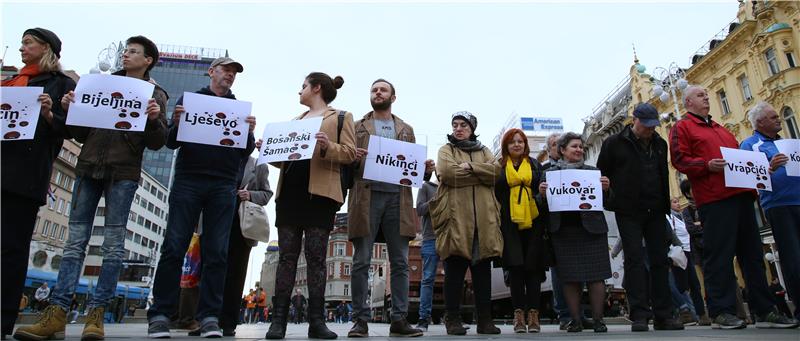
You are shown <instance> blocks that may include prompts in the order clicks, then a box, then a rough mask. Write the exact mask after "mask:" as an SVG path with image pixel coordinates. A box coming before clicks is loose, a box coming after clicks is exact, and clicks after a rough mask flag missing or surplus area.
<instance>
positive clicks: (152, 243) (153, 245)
mask: <svg viewBox="0 0 800 341" xmlns="http://www.w3.org/2000/svg"><path fill="white" fill-rule="evenodd" d="M147 246H148V247H150V248H151V249H152V248H154V247H156V242H154V241H152V240H151V241H150V242H149V243H147Z"/></svg>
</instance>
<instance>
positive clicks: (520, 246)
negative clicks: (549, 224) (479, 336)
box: [494, 128, 549, 333]
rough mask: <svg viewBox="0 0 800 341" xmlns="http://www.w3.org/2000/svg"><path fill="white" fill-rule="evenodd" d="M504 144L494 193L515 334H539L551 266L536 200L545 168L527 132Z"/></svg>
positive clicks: (513, 133)
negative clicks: (544, 285) (543, 290)
mask: <svg viewBox="0 0 800 341" xmlns="http://www.w3.org/2000/svg"><path fill="white" fill-rule="evenodd" d="M500 143H501V147H500V148H501V149H500V155H501V158H500V166H502V167H503V171H502V172H500V175H499V176H498V177H497V182H496V183H495V186H494V193H495V197H497V201H499V202H500V231H502V233H503V258H502V262H501V263H502V265H503V269H504V270H506V271H508V277H509V284H510V287H511V305H512V306H513V308H514V332H515V333H525V332H528V333H538V332H539V331H540V330H541V327H540V325H539V298H540V296H541V286H542V282H544V280H545V277H546V275H545V272H546V271H547V267H548V265H549V264H548V263H549V262H548V260H547V255H548V252H549V248H548V247H547V241H545V234H544V232H545V231H544V228H545V225H544V219H539V217H540V214H539V208H538V206H537V204H536V199H535V197H536V189H538V188H539V183H540V182H541V181H542V180H543V178H542V174H543V173H542V166H541V165H540V164H539V162H538V161H536V160H535V159H533V158H531V157H530V146H528V138H527V136H526V135H525V132H523V131H522V129H518V128H512V129H509V130H508V131H506V132H505V134H503V138H502V140H501V142H500ZM526 314H527V317H526Z"/></svg>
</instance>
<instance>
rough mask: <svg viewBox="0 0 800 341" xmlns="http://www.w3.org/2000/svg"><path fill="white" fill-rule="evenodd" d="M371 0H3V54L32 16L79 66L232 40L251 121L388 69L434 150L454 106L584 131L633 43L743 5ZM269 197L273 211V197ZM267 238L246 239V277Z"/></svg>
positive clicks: (680, 53) (643, 49)
mask: <svg viewBox="0 0 800 341" xmlns="http://www.w3.org/2000/svg"><path fill="white" fill-rule="evenodd" d="M376 2H377V1H370V2H361V1H356V2H352V1H351V2H341V3H333V4H331V3H329V2H302V1H279V2H268V3H259V2H252V1H251V2H237V3H233V4H231V3H229V2H225V3H221V2H220V3H216V2H196V1H195V2H168V1H160V2H158V3H155V2H146V1H145V2H142V1H137V2H135V3H134V2H129V1H128V2H114V3H110V2H107V3H103V2H62V3H56V2H38V1H37V2H34V1H3V3H2V39H3V46H8V52H7V54H6V63H5V64H6V65H16V66H21V62H20V57H19V52H18V51H17V49H18V48H19V44H20V43H19V42H20V38H21V34H22V32H23V31H24V30H25V29H27V28H31V27H37V26H38V27H44V28H47V29H50V30H52V31H54V32H55V33H56V34H57V35H58V36H59V37H60V38H61V41H62V42H63V48H62V52H61V56H62V58H61V62H62V64H63V66H64V68H65V69H72V70H75V71H76V72H78V73H79V74H85V73H88V72H89V70H90V69H91V68H92V67H93V66H94V65H95V64H96V62H97V55H98V53H99V52H100V50H102V49H103V48H105V47H106V46H108V45H109V43H112V42H119V41H124V40H125V39H126V38H128V37H130V36H133V35H139V34H141V35H145V36H147V37H149V38H150V39H152V40H153V41H154V42H156V43H157V44H174V45H187V46H198V47H209V48H222V49H227V50H228V51H229V53H230V56H231V57H233V58H234V59H236V60H238V61H240V62H241V63H242V64H243V65H244V69H245V71H244V73H242V74H240V75H238V77H237V79H236V83H235V84H234V86H233V91H234V93H235V94H236V96H237V98H239V99H241V100H246V101H251V102H253V111H254V114H255V116H256V117H257V119H258V123H259V127H257V128H256V132H257V133H258V134H260V133H261V132H262V130H263V125H264V124H265V123H267V122H275V121H286V120H289V119H291V118H292V117H294V116H296V115H298V114H300V113H301V112H303V111H304V110H305V107H303V106H302V105H300V104H299V102H298V100H299V97H298V95H297V92H298V91H299V89H300V86H301V84H302V82H303V78H304V77H305V76H306V75H307V74H308V73H309V72H312V71H322V72H326V73H328V74H329V75H331V76H335V75H341V76H342V77H344V80H345V84H344V86H343V87H342V89H340V90H339V94H338V97H337V99H336V100H335V101H334V102H333V103H332V104H331V105H332V106H334V107H335V108H338V109H345V110H348V111H351V112H353V114H354V116H355V117H356V118H360V117H362V116H363V115H364V114H365V113H367V112H368V111H370V110H371V108H370V106H369V88H370V85H371V83H372V81H374V80H375V79H377V78H385V79H387V80H389V81H391V82H392V83H394V85H395V86H396V88H397V101H396V102H395V105H394V107H393V112H394V113H395V114H397V115H399V116H400V117H401V118H403V119H404V120H405V121H406V122H408V123H410V124H411V125H412V126H413V127H414V129H415V131H416V134H417V141H418V143H421V144H426V145H428V154H429V157H431V158H434V159H435V153H436V151H437V150H438V147H439V146H440V145H441V144H443V143H444V141H445V134H446V133H448V132H450V115H451V114H452V113H453V112H456V111H459V110H468V111H471V112H473V113H474V114H475V115H476V116H477V117H478V127H477V129H476V132H477V133H478V134H479V135H480V139H481V141H482V142H483V143H484V144H487V145H490V146H491V143H492V139H493V138H494V136H495V135H496V134H497V133H498V132H499V130H500V129H501V127H502V126H503V124H504V123H505V122H506V120H507V119H508V117H509V116H510V115H511V114H512V113H517V114H519V115H521V116H540V117H560V118H563V120H564V124H565V128H566V129H568V130H573V131H577V132H580V131H581V130H582V129H583V122H582V121H581V118H583V117H586V116H588V115H590V114H591V111H592V108H594V107H595V105H597V104H598V103H599V102H600V101H601V100H603V98H604V97H605V96H606V95H607V94H608V93H609V92H610V91H611V90H612V89H613V88H614V86H615V85H617V84H618V83H619V82H620V81H621V80H622V79H623V78H624V77H626V76H627V74H628V71H629V69H630V66H631V65H632V64H633V51H632V47H631V44H632V43H633V44H635V45H636V50H637V52H638V56H639V60H640V62H641V64H644V65H645V66H646V67H647V68H648V71H651V70H652V69H653V68H654V67H656V66H667V65H669V64H670V63H671V62H676V63H678V65H680V66H682V67H688V66H689V64H690V58H691V56H692V55H693V54H694V52H695V51H696V50H698V49H699V48H700V47H701V46H702V45H703V44H704V43H706V42H707V41H708V40H710V39H711V38H712V37H713V36H714V35H715V34H716V33H718V32H719V31H720V30H722V29H723V28H724V29H727V26H728V24H729V23H730V22H731V21H732V20H734V19H735V17H736V11H737V8H738V3H737V2H736V1H733V0H725V1H706V2H699V1H660V2H654V1H626V2H600V1H582V2H567V1H551V2H525V1H513V2H499V1H492V2H462V3H456V2H450V1H445V2H419V1H413V2H405V1H404V2H378V3H376ZM170 95H171V96H179V95H180V94H170ZM272 170H273V171H272V175H271V177H270V182H271V184H272V185H273V186H277V177H276V174H277V172H276V171H274V168H273V169H272ZM267 208H268V214H269V215H270V218H271V220H272V221H274V217H275V214H274V204H273V203H270V205H268V207H267ZM272 237H273V239H276V238H277V231H275V230H274V228H273V231H272ZM264 249H265V245H264V244H261V245H259V247H257V248H254V249H253V252H252V256H251V261H250V265H249V271H248V279H247V284H246V285H247V287H250V286H252V285H253V284H254V282H255V281H256V280H258V276H259V273H260V267H261V262H262V261H263V258H264V257H263V252H264Z"/></svg>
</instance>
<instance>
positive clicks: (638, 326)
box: [631, 319, 650, 332]
mask: <svg viewBox="0 0 800 341" xmlns="http://www.w3.org/2000/svg"><path fill="white" fill-rule="evenodd" d="M648 330H650V326H649V325H647V319H644V320H633V322H631V331H632V332H646V331H648Z"/></svg>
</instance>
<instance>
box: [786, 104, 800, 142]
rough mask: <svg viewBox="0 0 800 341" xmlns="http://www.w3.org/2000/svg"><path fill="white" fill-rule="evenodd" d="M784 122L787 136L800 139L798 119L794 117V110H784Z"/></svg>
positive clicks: (787, 108)
mask: <svg viewBox="0 0 800 341" xmlns="http://www.w3.org/2000/svg"><path fill="white" fill-rule="evenodd" d="M783 120H784V121H785V122H786V136H787V137H790V138H793V139H797V138H800V131H799V130H798V126H797V118H795V117H794V111H792V108H789V107H785V108H783Z"/></svg>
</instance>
